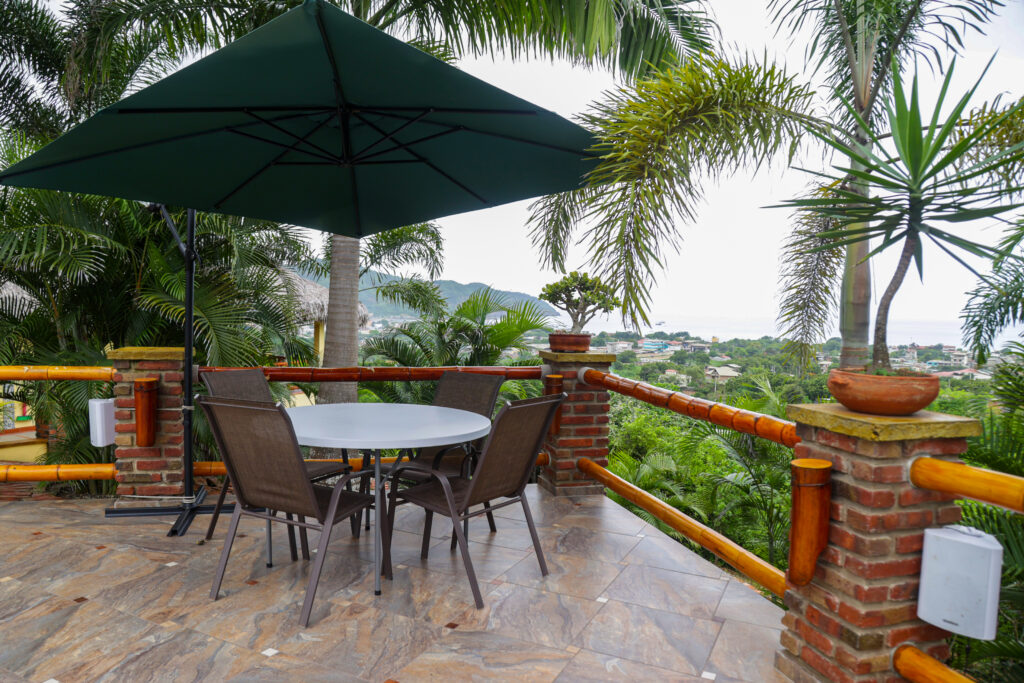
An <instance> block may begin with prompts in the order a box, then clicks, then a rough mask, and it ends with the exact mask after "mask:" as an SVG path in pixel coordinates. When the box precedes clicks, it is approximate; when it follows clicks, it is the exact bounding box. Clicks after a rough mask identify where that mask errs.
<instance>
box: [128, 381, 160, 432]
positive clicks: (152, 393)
mask: <svg viewBox="0 0 1024 683" xmlns="http://www.w3.org/2000/svg"><path fill="white" fill-rule="evenodd" d="M159 384H160V380H158V379H152V378H149V379H137V380H135V390H134V391H135V394H134V396H135V445H137V446H143V447H146V446H152V445H153V444H155V443H156V403H157V401H156V399H157V389H158V387H159Z"/></svg>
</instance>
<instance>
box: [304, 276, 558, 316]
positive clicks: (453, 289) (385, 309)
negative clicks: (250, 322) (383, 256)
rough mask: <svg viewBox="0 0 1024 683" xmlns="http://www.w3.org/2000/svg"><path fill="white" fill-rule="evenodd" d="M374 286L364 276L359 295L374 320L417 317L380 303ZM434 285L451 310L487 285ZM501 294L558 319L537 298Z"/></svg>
mask: <svg viewBox="0 0 1024 683" xmlns="http://www.w3.org/2000/svg"><path fill="white" fill-rule="evenodd" d="M383 279H384V280H385V281H388V280H394V279H397V278H395V277H393V276H387V275H385V276H384V278H383ZM316 281H317V282H319V283H320V284H322V285H324V286H327V278H316ZM371 284H372V280H371V275H369V274H367V275H364V276H363V277H362V278H360V279H359V289H360V290H365V291H361V292H360V293H359V300H360V301H361V302H363V305H365V306H366V307H367V308H368V309H369V310H370V314H371V315H372V316H373V318H374V320H380V319H382V318H384V319H387V318H394V317H398V316H402V315H405V316H415V315H416V313H415V312H414V311H412V310H410V309H408V308H405V307H404V306H397V305H395V304H392V303H390V302H387V301H378V300H377V297H376V295H375V294H374V292H373V289H370V287H371ZM434 284H436V285H437V286H438V288H439V289H440V290H441V295H442V296H443V297H444V298H445V299H446V300H447V301H448V307H449V309H451V308H454V307H455V306H458V305H459V304H461V303H462V302H463V301H465V300H466V299H468V298H469V297H470V295H472V294H473V292H475V291H476V290H478V289H484V288H485V287H487V285H485V284H483V283H481V282H470V283H469V284H465V283H462V282H456V281H455V280H435V281H434ZM495 291H496V292H498V293H500V294H504V295H505V296H506V297H507V298H508V301H509V303H518V302H520V301H523V300H524V299H525V300H527V301H532V302H533V303H534V304H536V305H537V306H538V307H539V308H540V310H541V312H543V313H545V314H547V315H550V316H552V317H558V311H557V310H556V309H555V308H553V307H552V306H551V305H550V304H549V303H548V302H546V301H541V300H540V299H538V298H537V297H535V296H530V295H529V294H524V293H523V292H509V291H505V290H500V289H499V290H495Z"/></svg>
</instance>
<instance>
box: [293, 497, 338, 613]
mask: <svg viewBox="0 0 1024 683" xmlns="http://www.w3.org/2000/svg"><path fill="white" fill-rule="evenodd" d="M332 512H333V510H332ZM333 526H334V523H333V521H331V520H330V519H328V520H326V521H325V522H324V526H323V529H321V531H320V543H319V544H318V545H317V551H316V559H315V560H313V566H312V567H310V570H309V585H307V586H306V599H305V600H303V602H302V612H300V613H299V623H300V624H302V626H303V628H305V627H306V626H309V615H310V613H311V612H312V611H313V597H314V596H315V595H316V588H317V585H318V584H319V583H320V570H321V569H323V566H324V557H326V556H327V543H328V541H330V540H331V527H333Z"/></svg>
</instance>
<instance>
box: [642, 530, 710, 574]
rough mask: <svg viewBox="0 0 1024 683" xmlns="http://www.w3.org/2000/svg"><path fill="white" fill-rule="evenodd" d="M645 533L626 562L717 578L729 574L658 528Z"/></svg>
mask: <svg viewBox="0 0 1024 683" xmlns="http://www.w3.org/2000/svg"><path fill="white" fill-rule="evenodd" d="M652 532H653V533H652ZM644 533H645V536H644V538H641V539H639V543H637V544H636V546H635V547H634V548H633V550H632V551H630V553H629V554H628V555H626V557H624V558H623V560H622V561H623V562H624V563H627V564H642V565H649V566H651V567H660V568H661V569H671V570H672V571H676V572H688V573H690V574H699V575H701V576H708V577H711V578H716V579H718V578H723V577H726V576H728V575H727V574H726V573H725V572H723V571H722V570H721V569H719V568H718V567H716V566H715V565H713V564H711V563H710V562H708V561H707V560H705V559H704V558H703V557H701V556H700V555H698V554H697V553H695V552H693V551H692V550H690V549H689V548H687V547H686V546H684V545H683V544H681V543H679V542H678V541H676V540H675V539H672V538H669V537H668V536H666V535H665V534H663V533H661V532H660V531H658V530H657V529H654V528H653V527H652V528H648V529H645V530H644Z"/></svg>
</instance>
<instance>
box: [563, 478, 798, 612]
mask: <svg viewBox="0 0 1024 683" xmlns="http://www.w3.org/2000/svg"><path fill="white" fill-rule="evenodd" d="M576 467H577V468H579V469H580V470H581V471H583V472H585V473H586V474H588V475H590V476H591V477H593V478H594V479H596V480H598V481H599V482H601V483H602V484H604V485H605V486H607V487H608V488H610V489H611V490H612V491H614V492H615V493H617V494H619V495H620V496H622V497H623V498H625V499H626V500H628V501H629V502H631V503H634V504H635V505H639V506H640V507H642V508H643V509H644V510H647V511H648V512H650V513H651V514H652V515H654V516H655V517H657V518H658V519H660V520H661V521H663V522H665V524H668V525H669V526H670V527H672V528H673V529H675V530H676V531H678V532H679V533H681V534H683V535H684V536H686V537H687V538H689V539H690V540H691V541H694V542H695V543H697V544H699V545H700V546H701V547H702V548H704V549H706V550H710V551H711V552H713V553H714V554H715V555H717V556H718V557H720V558H721V559H722V560H724V561H725V562H728V563H729V564H730V565H732V566H733V567H735V568H736V569H737V570H738V571H739V572H740V573H742V574H743V575H744V576H748V577H750V578H751V579H753V580H754V581H756V582H758V583H759V584H761V585H762V586H764V587H765V588H767V589H768V590H770V591H771V592H772V593H774V594H775V595H778V596H779V597H782V595H783V594H784V593H785V592H786V575H785V574H784V573H783V572H782V570H781V569H778V568H776V567H773V566H772V565H770V564H768V563H767V562H765V561H764V560H762V559H761V558H760V557H758V556H757V555H755V554H754V553H752V552H750V551H749V550H747V549H746V548H743V547H742V546H740V545H739V544H737V543H735V542H733V541H731V540H729V539H728V538H726V537H725V536H723V535H722V534H720V533H718V532H717V531H714V530H712V529H709V528H708V527H706V526H704V525H703V524H701V523H700V522H698V521H696V520H695V519H692V518H690V517H687V516H686V515H684V514H683V513H682V512H680V511H679V510H677V509H675V508H674V507H672V506H671V505H669V504H668V503H666V502H664V501H662V500H659V499H658V498H655V497H654V496H652V495H651V494H649V493H647V491H644V490H643V489H640V488H637V487H636V486H633V485H632V484H630V483H629V482H628V481H626V480H625V479H623V478H621V477H619V476H616V475H614V474H612V473H611V472H609V471H608V470H606V469H605V468H603V467H601V466H600V465H598V464H597V463H595V462H594V461H593V460H590V459H588V458H580V459H579V460H577V461H576Z"/></svg>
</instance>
